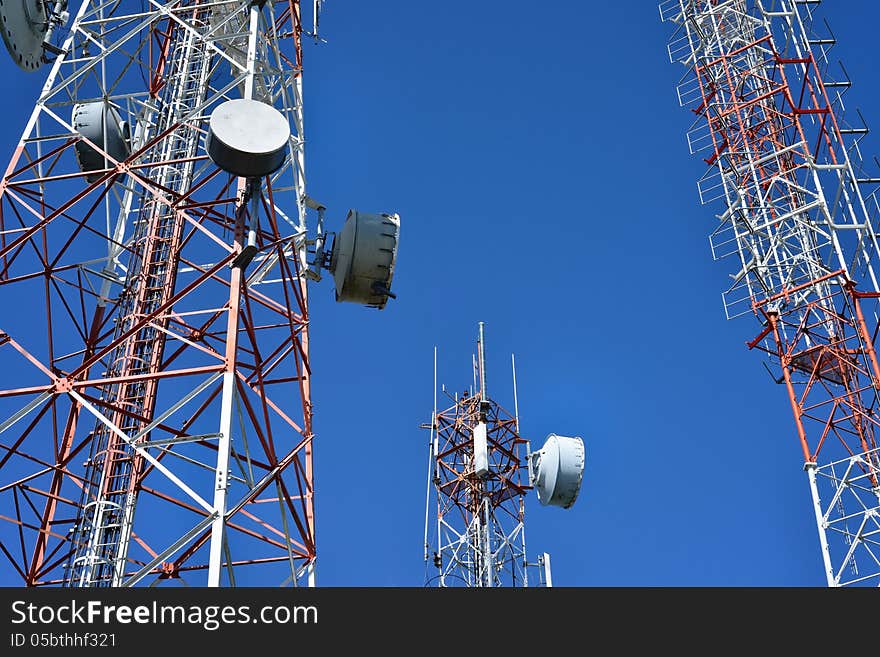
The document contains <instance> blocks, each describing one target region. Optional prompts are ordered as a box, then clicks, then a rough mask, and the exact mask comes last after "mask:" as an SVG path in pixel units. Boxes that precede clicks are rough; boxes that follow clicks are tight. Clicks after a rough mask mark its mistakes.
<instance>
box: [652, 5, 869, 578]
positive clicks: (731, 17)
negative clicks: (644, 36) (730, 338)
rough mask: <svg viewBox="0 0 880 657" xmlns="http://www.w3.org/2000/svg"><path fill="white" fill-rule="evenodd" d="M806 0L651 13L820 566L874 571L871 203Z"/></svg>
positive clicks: (859, 126)
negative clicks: (663, 33) (687, 117)
mask: <svg viewBox="0 0 880 657" xmlns="http://www.w3.org/2000/svg"><path fill="white" fill-rule="evenodd" d="M818 4H819V2H818V1H814V0H809V1H808V0H775V1H774V2H766V1H765V2H761V1H758V0H729V1H727V2H716V1H714V0H667V1H666V2H663V3H662V4H661V5H660V15H661V19H662V20H665V21H669V22H671V23H673V24H674V25H675V26H676V29H675V34H674V36H673V37H672V39H671V41H670V44H669V56H670V60H671V61H673V62H679V63H681V64H683V65H684V66H686V67H687V69H688V74H687V76H686V79H685V81H684V82H682V83H681V84H680V85H679V87H678V95H679V99H680V102H681V104H682V105H683V106H685V107H689V108H690V109H692V110H693V112H694V113H695V114H696V116H697V119H696V121H695V122H694V124H693V125H692V126H691V128H690V129H689V130H688V133H687V138H688V143H689V144H690V147H691V152H693V153H697V152H700V153H702V154H703V157H704V161H705V162H706V164H707V165H708V168H707V170H706V172H705V174H704V175H703V176H702V177H701V179H700V181H699V183H698V190H699V193H700V198H701V201H702V202H703V203H711V204H713V205H718V206H719V207H720V209H721V213H720V214H719V215H718V219H720V222H716V224H715V228H714V230H713V231H712V234H711V239H710V241H711V246H712V250H713V254H714V255H715V257H716V258H717V259H718V258H723V257H726V256H733V260H734V264H733V266H732V271H733V275H732V277H731V278H732V279H733V284H732V285H731V287H730V288H729V289H727V290H726V291H725V292H724V295H723V299H724V305H725V310H726V312H727V315H728V317H729V318H733V317H738V316H740V315H749V314H750V315H752V316H753V317H754V318H755V319H757V320H758V325H757V326H756V328H755V331H756V332H757V335H754V337H753V338H752V339H751V340H750V341H749V342H748V343H747V344H748V347H749V349H756V350H759V351H761V352H764V354H765V355H766V357H767V359H768V361H769V367H770V369H771V371H772V372H773V375H774V378H775V379H776V380H777V381H778V383H780V384H781V385H782V386H783V387H784V389H785V391H786V394H785V400H784V401H782V399H780V403H784V404H785V406H786V407H788V408H790V409H791V410H792V411H793V412H794V421H795V427H794V428H795V435H796V436H797V443H798V445H799V447H800V452H801V456H802V459H803V460H802V465H803V468H804V470H805V472H806V474H807V483H808V485H809V488H810V494H811V497H812V506H813V509H812V511H813V512H814V514H815V518H816V525H817V529H818V534H819V547H820V555H821V560H822V564H823V570H824V577H825V579H826V581H827V583H828V585H829V586H843V585H855V584H861V585H872V586H877V585H880V558H878V554H880V552H878V545H877V540H876V537H877V536H878V535H880V450H878V445H877V431H878V425H880V393H878V391H880V364H878V358H877V354H876V351H875V347H874V340H875V338H876V335H877V330H878V329H877V317H878V310H880V308H878V299H880V285H878V279H877V272H876V269H875V268H876V266H877V263H878V262H880V243H878V236H877V231H876V230H875V228H874V223H875V217H876V216H877V214H878V212H880V205H878V201H877V196H876V194H875V193H874V192H875V191H876V189H875V187H876V178H875V177H869V176H866V174H865V173H863V169H864V163H863V162H861V159H860V155H859V152H860V147H859V144H858V142H859V140H861V138H862V137H863V136H864V134H866V133H867V128H866V127H865V126H864V124H863V123H860V122H859V121H858V120H857V122H855V123H853V122H850V121H849V119H848V117H846V116H845V113H844V103H843V98H842V93H843V92H844V91H845V90H846V89H847V88H848V87H849V86H850V83H849V80H848V79H847V78H846V74H845V71H841V73H840V74H838V75H836V76H835V74H834V73H833V72H832V71H831V70H830V67H829V61H828V49H829V48H830V47H831V46H833V44H834V38H833V35H830V34H828V33H827V24H823V23H819V22H817V21H815V20H814V16H813V14H814V12H815V11H816V6H817V5H818ZM866 186H867V187H866Z"/></svg>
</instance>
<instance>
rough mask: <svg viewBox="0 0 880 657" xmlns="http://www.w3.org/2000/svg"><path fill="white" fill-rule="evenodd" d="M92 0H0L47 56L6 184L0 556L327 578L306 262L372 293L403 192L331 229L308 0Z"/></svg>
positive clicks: (311, 271) (70, 569) (1, 247)
mask: <svg viewBox="0 0 880 657" xmlns="http://www.w3.org/2000/svg"><path fill="white" fill-rule="evenodd" d="M77 2H78V5H77V7H76V8H75V9H74V11H75V13H74V14H73V16H72V17H71V16H69V15H68V12H67V3H66V1H64V0H60V1H58V2H54V3H52V2H46V3H31V4H32V5H33V7H32V8H31V9H32V12H31V13H32V14H33V12H36V13H37V14H38V15H30V17H29V18H28V16H26V15H25V14H26V13H27V12H24V13H22V12H23V10H22V7H24V5H23V4H21V3H5V4H3V5H0V16H2V19H3V20H2V21H0V31H2V35H3V40H4V42H5V44H6V46H7V49H8V50H9V51H10V53H11V54H12V56H13V58H14V60H15V61H16V63H17V64H18V65H19V66H20V67H21V68H23V69H26V70H35V69H40V68H46V69H47V78H46V82H45V84H44V86H43V89H42V92H41V95H40V98H39V100H38V101H37V102H36V104H35V106H34V108H33V111H32V112H31V114H30V118H29V119H28V120H27V122H26V125H25V127H24V132H23V134H22V138H21V141H20V142H19V145H18V148H17V149H16V150H15V152H14V154H13V156H12V158H11V161H10V162H9V165H8V166H7V167H6V169H5V174H4V176H3V179H2V183H0V303H2V305H3V307H5V308H15V307H22V306H23V305H24V304H27V306H28V307H33V308H37V309H38V310H37V311H35V313H4V314H3V316H2V318H0V506H2V508H4V509H7V510H10V512H9V514H7V515H6V516H4V517H3V519H2V520H0V548H2V549H0V552H2V556H0V559H4V560H6V561H8V565H7V569H8V568H9V567H10V566H11V568H12V570H13V571H14V572H16V573H17V574H18V575H19V577H20V578H21V580H22V582H23V583H24V584H26V585H30V586H38V585H39V586H44V585H65V586H82V587H106V586H134V585H137V584H151V585H152V584H156V583H162V582H164V581H168V580H182V581H184V582H185V583H190V584H196V585H207V586H225V585H235V584H236V583H246V584H248V585H258V584H262V585H278V584H282V585H300V584H314V583H315V563H316V557H317V547H316V546H317V542H316V522H315V505H314V497H315V487H314V477H315V473H314V467H313V442H314V440H315V431H314V429H313V425H312V392H311V376H312V373H313V372H314V371H315V369H316V367H318V364H317V363H315V362H313V361H312V360H311V357H310V350H309V344H310V340H309V338H310V330H311V327H312V324H311V322H310V318H309V307H308V306H309V304H308V298H309V296H308V291H309V290H308V288H309V283H310V282H312V281H318V280H320V278H321V273H322V271H323V270H325V269H329V270H330V271H331V272H332V274H333V278H334V283H335V286H336V295H337V299H338V300H340V301H349V302H355V303H359V304H364V305H368V306H371V307H374V308H379V309H381V308H383V307H384V306H385V304H386V302H387V300H388V299H389V298H393V296H394V295H393V294H392V293H391V291H390V285H391V279H392V276H393V271H394V265H395V262H396V254H397V237H398V234H399V225H400V222H399V217H397V215H389V214H375V215H373V214H365V213H360V212H357V211H355V210H352V211H350V212H349V214H348V217H347V219H346V220H345V223H344V225H343V227H342V229H341V230H340V232H339V233H338V234H337V235H336V236H335V239H334V242H333V245H332V247H331V246H329V245H327V248H326V252H325V242H324V239H325V236H326V233H325V232H324V231H323V229H322V225H323V212H324V210H325V208H324V206H323V205H321V204H320V203H318V202H316V201H315V200H314V199H312V198H310V197H309V196H308V195H307V194H306V187H305V181H306V175H305V135H304V126H303V58H302V54H303V44H302V34H303V23H302V17H301V10H300V1H299V0H289V1H287V2H279V3H271V2H265V3H264V2H255V3H248V2H227V3H223V2H220V3H218V2H207V1H204V0H187V1H184V2H170V3H161V2H160V3H141V2H135V1H134V0H121V1H120V2H112V3H105V2H102V1H101V0H82V1H81V2H80V0H77ZM28 6H29V7H30V4H29V5H28ZM319 6H320V3H316V4H315V8H318V7H319ZM29 11H30V10H29ZM68 22H69V24H68ZM62 26H64V27H65V28H66V29H64V30H61V29H57V28H59V27H62ZM315 26H316V27H317V18H316V20H315ZM314 212H317V225H316V221H315V218H314ZM355 247H357V248H355ZM355 251H357V253H358V258H357V260H355V259H353V257H352V254H353V253H354V252H355ZM364 255H366V259H363V256H364ZM25 315H27V316H25ZM25 498H27V500H28V503H27V504H24V505H22V504H19V501H20V500H22V499H25ZM10 514H11V515H10ZM7 546H9V547H7Z"/></svg>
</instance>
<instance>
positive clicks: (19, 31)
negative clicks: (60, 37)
mask: <svg viewBox="0 0 880 657" xmlns="http://www.w3.org/2000/svg"><path fill="white" fill-rule="evenodd" d="M46 4H47V2H45V1H44V0H3V2H0V34H2V35H3V43H5V44H6V49H7V50H8V51H9V54H10V56H11V57H12V60H13V61H14V62H15V63H16V64H18V65H19V66H20V67H21V68H23V69H24V70H26V71H33V70H36V69H38V68H40V65H41V64H42V63H43V40H44V39H45V38H46V32H47V31H48V29H49V17H48V15H47V14H46Z"/></svg>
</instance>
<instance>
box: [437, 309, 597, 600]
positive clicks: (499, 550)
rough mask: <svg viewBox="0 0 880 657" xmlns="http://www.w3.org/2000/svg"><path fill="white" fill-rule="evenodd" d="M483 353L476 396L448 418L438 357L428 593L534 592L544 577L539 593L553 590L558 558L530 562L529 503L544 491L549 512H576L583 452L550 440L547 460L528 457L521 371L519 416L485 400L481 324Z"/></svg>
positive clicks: (578, 444) (579, 445)
mask: <svg viewBox="0 0 880 657" xmlns="http://www.w3.org/2000/svg"><path fill="white" fill-rule="evenodd" d="M477 353H478V356H477V358H476V360H475V363H474V386H473V388H472V389H470V390H467V391H465V392H463V393H462V394H461V395H460V396H459V395H455V396H454V397H452V399H453V401H454V404H453V405H452V406H451V407H449V408H447V409H445V410H442V411H438V410H437V399H436V390H437V371H436V370H437V354H436V350H435V353H434V391H435V398H434V415H433V421H432V423H431V424H429V425H423V428H428V429H430V430H431V438H430V441H429V451H430V458H429V462H428V493H427V499H426V509H425V555H424V558H425V562H426V567H429V562H430V564H431V565H433V567H434V568H435V569H436V572H435V573H434V574H433V575H429V576H428V577H427V582H426V584H427V585H429V586H441V587H453V586H455V587H458V586H464V587H496V586H529V585H530V580H529V571H530V570H534V569H537V573H535V575H537V577H535V575H533V576H532V580H531V584H532V585H535V584H536V583H538V584H540V585H542V586H552V576H551V573H550V555H549V554H547V553H543V554H541V555H540V556H539V557H538V559H537V561H536V562H534V563H530V562H529V561H528V560H527V558H526V538H525V495H526V493H528V491H529V490H531V489H532V488H536V489H537V493H538V498H539V500H540V501H541V503H542V504H549V505H553V506H560V507H563V508H569V507H571V505H572V504H574V502H575V500H576V499H577V496H578V493H579V492H580V486H581V480H582V477H583V469H584V444H583V441H582V440H581V439H580V438H577V437H576V438H569V437H566V436H557V435H555V434H551V435H550V436H549V437H548V440H547V442H546V444H545V445H544V447H543V448H542V449H541V450H540V451H538V452H535V453H530V452H529V441H527V440H526V439H524V438H522V437H521V436H520V434H519V410H518V404H517V399H516V370H515V368H514V380H513V387H514V409H515V410H514V415H511V414H510V413H509V412H508V411H506V410H505V409H504V408H502V407H501V406H500V405H499V404H497V403H496V402H495V401H493V400H492V399H491V398H490V397H489V396H488V393H487V391H486V365H485V363H486V361H485V340H484V336H483V323H482V322H480V339H479V342H478V343H477ZM511 363H512V364H513V359H512V357H511ZM477 379H479V381H477ZM478 383H479V387H477V384H478ZM447 394H448V393H447ZM524 470H527V471H528V477H527V478H526V477H525V476H524V472H523V471H524ZM432 492H433V503H432ZM432 510H433V522H431V521H430V520H429V519H431V517H432ZM431 530H433V537H429V535H430V534H431ZM431 538H433V542H434V549H433V550H432V547H431Z"/></svg>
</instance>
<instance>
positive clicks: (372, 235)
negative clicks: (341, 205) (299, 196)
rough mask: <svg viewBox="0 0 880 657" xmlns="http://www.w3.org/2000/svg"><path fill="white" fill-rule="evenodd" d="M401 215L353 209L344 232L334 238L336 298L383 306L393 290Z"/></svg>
mask: <svg viewBox="0 0 880 657" xmlns="http://www.w3.org/2000/svg"><path fill="white" fill-rule="evenodd" d="M399 237H400V217H399V216H398V215H396V214H384V213H383V214H367V213H366V212H358V211H357V210H349V212H348V217H347V218H346V220H345V225H344V226H343V227H342V232H340V233H339V235H338V236H337V237H336V239H335V240H334V242H333V255H332V257H331V260H330V271H332V272H333V279H334V280H335V281H336V300H337V301H347V302H349V303H360V304H364V305H367V306H371V307H372V308H378V309H379V310H382V308H384V307H385V304H386V302H387V301H388V298H389V297H391V298H394V294H393V293H392V292H391V280H392V278H393V277H394V264H395V263H396V262H397V244H398V239H399Z"/></svg>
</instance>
